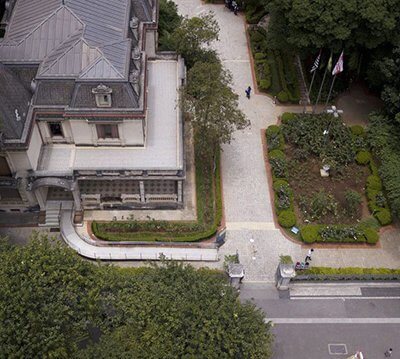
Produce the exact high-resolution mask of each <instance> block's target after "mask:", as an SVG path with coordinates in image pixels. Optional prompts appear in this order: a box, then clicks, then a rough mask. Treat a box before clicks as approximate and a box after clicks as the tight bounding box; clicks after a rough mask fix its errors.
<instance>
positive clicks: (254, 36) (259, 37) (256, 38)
mask: <svg viewBox="0 0 400 359" xmlns="http://www.w3.org/2000/svg"><path fill="white" fill-rule="evenodd" d="M250 39H251V41H253V42H262V41H264V35H263V34H262V33H261V32H259V31H251V32H250Z"/></svg>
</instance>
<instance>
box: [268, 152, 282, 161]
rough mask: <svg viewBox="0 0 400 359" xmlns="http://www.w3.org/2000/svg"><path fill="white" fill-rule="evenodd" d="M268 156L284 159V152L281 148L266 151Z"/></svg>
mask: <svg viewBox="0 0 400 359" xmlns="http://www.w3.org/2000/svg"><path fill="white" fill-rule="evenodd" d="M268 156H269V158H280V159H282V160H284V159H285V154H284V153H283V152H282V151H281V150H272V151H269V153H268Z"/></svg>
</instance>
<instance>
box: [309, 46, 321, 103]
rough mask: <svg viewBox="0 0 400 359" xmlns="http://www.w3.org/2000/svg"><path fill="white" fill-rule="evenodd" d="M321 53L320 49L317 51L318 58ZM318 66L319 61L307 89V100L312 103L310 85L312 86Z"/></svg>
mask: <svg viewBox="0 0 400 359" xmlns="http://www.w3.org/2000/svg"><path fill="white" fill-rule="evenodd" d="M321 53H322V49H321V50H320V51H319V55H318V57H319V58H321ZM318 68H319V61H318V66H317V68H316V69H315V70H314V71H313V75H312V78H311V83H310V89H309V90H308V101H309V103H312V101H311V90H312V86H313V83H314V79H315V73H316V72H317V70H318Z"/></svg>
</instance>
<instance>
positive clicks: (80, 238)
mask: <svg viewBox="0 0 400 359" xmlns="http://www.w3.org/2000/svg"><path fill="white" fill-rule="evenodd" d="M60 229H61V236H62V237H63V239H64V240H65V242H67V243H68V245H69V246H70V247H71V248H73V249H74V250H75V251H77V252H78V253H79V254H80V255H81V256H83V257H86V258H89V259H102V260H108V261H111V260H114V261H118V260H159V259H160V255H164V256H165V257H166V258H168V259H174V260H184V261H215V260H217V250H216V249H212V248H176V247H174V248H172V247H161V246H160V247H154V246H139V245H134V246H123V245H113V246H104V245H103V246H99V245H98V244H97V243H96V242H95V241H94V240H92V239H91V238H90V237H89V236H87V235H86V236H85V235H83V234H78V232H77V228H75V227H74V225H73V223H72V212H71V210H63V211H61V218H60Z"/></svg>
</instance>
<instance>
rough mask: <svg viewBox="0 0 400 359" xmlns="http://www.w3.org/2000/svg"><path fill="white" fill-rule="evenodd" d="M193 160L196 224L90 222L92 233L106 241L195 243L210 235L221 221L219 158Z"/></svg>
mask: <svg viewBox="0 0 400 359" xmlns="http://www.w3.org/2000/svg"><path fill="white" fill-rule="evenodd" d="M212 168H213V165H212V163H207V164H204V163H203V162H202V161H201V160H196V166H195V169H196V194H197V218H198V220H197V221H157V220H150V221H114V222H96V221H93V222H92V231H93V234H94V235H95V236H96V237H97V238H98V239H102V240H105V241H147V242H197V241H201V240H203V239H207V238H210V237H211V236H213V235H214V234H215V233H216V231H217V229H218V226H219V225H220V223H221V219H222V198H221V170H220V158H219V156H218V158H217V160H216V166H215V172H214V171H213V170H212Z"/></svg>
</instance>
